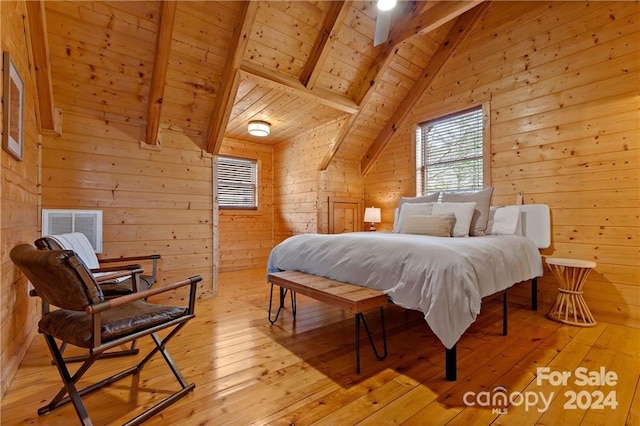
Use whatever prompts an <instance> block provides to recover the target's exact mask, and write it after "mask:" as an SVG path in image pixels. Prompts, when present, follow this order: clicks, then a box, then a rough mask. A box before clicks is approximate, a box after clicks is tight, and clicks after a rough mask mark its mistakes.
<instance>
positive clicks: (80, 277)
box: [9, 244, 202, 425]
mask: <svg viewBox="0 0 640 426" xmlns="http://www.w3.org/2000/svg"><path fill="white" fill-rule="evenodd" d="M9 256H10V257H11V260H12V261H13V263H14V264H15V265H16V266H17V267H18V268H19V269H20V270H21V271H22V272H23V273H24V274H25V275H26V277H27V278H28V279H29V281H30V282H31V284H32V285H33V287H34V288H35V290H36V291H37V292H38V295H39V296H40V297H41V298H42V299H43V300H44V301H46V302H47V303H48V304H50V305H52V306H56V307H58V309H56V310H52V311H51V312H48V313H46V314H45V315H44V316H43V317H42V318H41V319H40V321H39V322H38V332H40V333H41V334H42V335H43V336H44V338H45V341H46V343H47V346H48V347H49V351H50V352H51V355H52V356H53V359H54V360H55V365H56V367H57V369H58V373H59V374H60V377H61V378H62V382H63V385H64V386H63V387H62V389H61V390H60V392H58V393H57V394H56V395H55V396H54V397H53V399H52V400H51V402H49V404H47V405H45V406H43V407H41V408H40V409H38V414H39V415H43V414H47V413H49V412H50V411H51V410H53V409H55V408H58V407H60V406H62V405H63V404H66V403H68V402H71V403H72V404H73V406H74V408H75V410H76V413H77V414H78V417H79V419H80V423H81V424H82V425H91V424H92V423H91V419H90V418H89V415H88V414H87V410H86V409H85V407H84V404H83V403H82V400H81V397H82V396H84V395H86V394H88V393H90V392H93V391H96V390H98V389H100V388H102V387H104V386H106V385H109V384H111V383H114V382H116V381H118V380H120V379H123V378H125V377H127V376H130V375H137V374H139V373H140V371H141V370H142V368H143V367H144V366H145V365H146V364H147V363H148V362H149V360H150V359H151V358H152V357H153V356H154V355H155V354H157V353H158V352H160V354H161V355H162V357H163V358H164V360H165V361H166V363H167V365H168V366H169V369H170V370H171V372H172V373H173V375H174V376H175V378H176V379H177V381H178V383H179V385H180V389H179V390H178V391H176V392H175V393H172V394H171V395H170V396H169V397H167V398H165V399H164V400H162V401H160V402H159V403H157V404H156V405H154V406H153V407H151V408H149V409H147V410H146V411H144V412H143V413H142V414H139V415H138V416H136V417H134V418H133V419H132V420H130V421H129V422H127V423H126V424H127V425H137V424H140V423H142V422H143V421H145V420H147V419H149V418H150V417H152V416H153V415H155V414H157V413H158V412H160V411H161V410H163V409H164V408H165V407H167V406H168V405H170V404H172V403H174V402H176V401H177V400H179V399H180V398H182V397H184V396H185V395H187V394H188V393H189V392H190V391H192V390H193V389H194V388H195V384H194V383H191V384H189V383H187V382H186V380H185V379H184V377H183V376H182V373H180V370H178V367H177V366H176V365H175V363H174V362H173V360H172V359H171V357H170V355H169V353H168V352H167V349H166V345H167V343H168V341H169V340H170V339H171V338H173V337H174V336H175V335H176V334H177V333H178V332H179V331H180V330H181V329H182V328H183V327H184V326H185V325H186V324H187V322H188V321H189V320H191V319H192V318H194V317H195V313H194V308H195V301H196V287H197V283H198V282H200V281H201V280H202V278H201V277H200V276H199V275H195V276H193V277H190V278H188V279H185V280H182V281H179V282H176V283H173V284H169V285H167V286H163V287H161V288H154V289H149V290H144V291H139V292H135V293H131V294H128V295H124V296H120V297H117V298H114V299H111V300H105V299H104V295H103V293H102V290H101V288H100V286H99V285H98V283H97V282H96V281H95V279H94V278H93V275H92V274H91V273H90V272H89V269H87V267H86V266H85V265H84V263H83V262H82V260H81V259H80V258H79V257H78V256H77V255H76V254H75V253H74V252H73V251H71V250H51V251H49V250H36V248H35V247H33V246H32V245H30V244H20V245H18V246H15V247H14V248H13V249H12V250H11V252H10V253H9ZM184 286H190V293H189V298H188V305H187V306H186V307H179V306H166V305H159V304H154V303H148V302H146V301H145V299H146V298H148V297H149V296H152V295H156V294H160V293H165V292H168V291H172V290H175V289H177V288H180V287H184ZM165 329H166V330H168V333H167V334H166V336H165V337H164V338H163V339H160V337H159V336H158V332H159V331H161V330H165ZM144 336H150V337H151V339H152V340H153V342H154V344H155V346H154V347H153V349H152V350H151V351H150V352H149V353H148V354H147V355H146V356H145V357H144V358H143V359H142V360H141V361H139V363H138V364H137V365H134V366H132V367H130V368H127V369H125V370H123V371H121V372H119V373H116V374H114V375H111V376H109V377H107V378H106V379H103V380H101V381H100V382H98V383H95V384H92V385H89V386H87V387H85V388H83V389H77V388H76V384H77V383H78V381H79V380H80V379H81V378H82V376H83V375H84V374H85V373H86V372H87V370H88V369H89V368H90V367H91V365H92V364H93V363H94V362H95V361H96V360H97V359H99V358H100V357H101V356H102V354H103V353H104V352H105V351H106V350H107V349H110V348H113V347H115V346H119V345H122V344H126V343H129V342H131V341H133V340H135V339H140V338H141V337H144ZM55 339H58V340H60V341H62V342H64V343H68V344H70V345H74V346H78V347H82V348H87V349H89V357H88V359H87V360H86V361H84V363H83V364H82V365H81V366H80V367H79V368H78V370H77V371H76V372H75V373H74V374H73V375H71V374H70V373H69V370H68V368H67V364H66V362H65V360H64V359H63V357H62V354H61V352H60V348H59V347H58V345H57V343H56V340H55ZM102 365H103V368H104V366H105V365H106V364H102Z"/></svg>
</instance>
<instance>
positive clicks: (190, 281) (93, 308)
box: [85, 275, 202, 315]
mask: <svg viewBox="0 0 640 426" xmlns="http://www.w3.org/2000/svg"><path fill="white" fill-rule="evenodd" d="M200 281H202V277H201V276H200V275H194V276H193V277H189V278H187V279H186V280H182V281H178V282H175V283H173V284H169V285H166V286H164V287H156V288H152V289H149V290H144V291H139V292H136V293H131V294H127V295H124V296H120V297H116V298H114V299H110V300H107V301H104V302H102V303H98V304H95V305H89V306H87V307H86V308H85V311H86V312H87V313H88V314H90V315H93V314H96V313H99V312H103V311H106V310H108V309H112V308H115V307H118V306H122V305H126V304H127V303H131V302H133V301H136V300H141V299H146V298H147V297H150V296H153V295H156V294H160V293H165V292H167V291H171V290H175V289H176V288H179V287H184V286H186V285H190V286H191V293H192V295H191V297H190V303H189V305H190V309H191V311H193V306H192V305H193V302H192V300H193V299H194V297H193V291H194V290H195V288H196V284H197V283H199V282H200Z"/></svg>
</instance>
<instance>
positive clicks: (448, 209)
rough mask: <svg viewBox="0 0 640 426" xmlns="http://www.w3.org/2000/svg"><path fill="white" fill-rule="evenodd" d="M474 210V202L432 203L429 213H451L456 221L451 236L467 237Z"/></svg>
mask: <svg viewBox="0 0 640 426" xmlns="http://www.w3.org/2000/svg"><path fill="white" fill-rule="evenodd" d="M475 208H476V203H475V202H470V203H434V204H433V208H432V211H431V212H432V214H447V213H453V214H454V215H455V216H456V221H455V223H454V224H453V231H452V236H454V237H468V236H469V229H470V228H471V219H473V212H474V211H475ZM401 213H402V212H401ZM401 229H402V228H401Z"/></svg>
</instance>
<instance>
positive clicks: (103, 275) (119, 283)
mask: <svg viewBox="0 0 640 426" xmlns="http://www.w3.org/2000/svg"><path fill="white" fill-rule="evenodd" d="M34 244H35V245H36V247H37V248H38V249H40V250H73V251H74V252H76V254H77V255H78V256H80V258H81V259H82V261H83V262H84V263H85V265H87V266H88V267H89V268H90V270H91V273H92V274H93V276H94V278H95V279H96V281H97V282H98V284H100V288H101V289H102V293H103V294H104V296H105V298H106V299H111V298H113V297H117V296H122V295H124V294H129V293H133V292H134V291H137V290H147V289H149V288H151V286H152V285H153V284H155V283H156V281H157V279H156V272H157V269H158V260H159V259H161V256H160V255H159V254H151V255H144V256H129V257H119V258H110V259H98V257H97V256H96V254H95V252H94V250H93V247H92V246H91V243H90V242H89V239H88V238H87V237H86V236H85V235H84V234H83V233H81V232H70V233H67V234H59V235H48V236H45V237H42V238H38V239H37V240H36V241H35V242H34ZM138 261H151V262H152V269H151V275H149V274H143V270H142V269H141V265H140V264H123V263H126V262H138ZM105 265H116V266H105ZM125 271H128V273H124V272H125ZM48 310H49V307H48V306H47V304H46V303H44V302H43V303H42V312H43V315H44V314H45V313H46V312H48ZM64 349H65V348H64V346H63V347H62V348H61V352H64ZM138 352H139V350H138V348H136V342H135V341H133V342H132V343H131V347H130V348H128V349H121V350H117V351H110V352H108V353H106V354H104V355H103V357H102V358H108V357H116V356H124V355H136V354H137V353H138ZM85 359H86V356H83V355H80V356H74V357H67V358H65V360H66V361H67V362H79V361H84V360H85Z"/></svg>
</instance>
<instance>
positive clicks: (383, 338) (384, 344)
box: [355, 307, 387, 374]
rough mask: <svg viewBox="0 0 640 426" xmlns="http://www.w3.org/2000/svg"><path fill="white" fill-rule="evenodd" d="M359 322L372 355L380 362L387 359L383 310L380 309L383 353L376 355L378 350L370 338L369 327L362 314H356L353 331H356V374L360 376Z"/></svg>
mask: <svg viewBox="0 0 640 426" xmlns="http://www.w3.org/2000/svg"><path fill="white" fill-rule="evenodd" d="M360 321H362V324H363V325H364V330H365V331H366V332H367V337H368V338H369V344H370V345H371V349H372V350H373V354H374V355H375V356H376V358H377V359H378V360H380V361H382V360H383V359H385V358H386V357H387V333H386V330H385V326H384V308H382V307H381V308H380V322H381V323H382V344H383V348H384V352H383V353H382V354H379V353H378V349H377V348H376V345H375V344H374V343H373V337H372V336H371V332H370V331H369V326H368V325H367V321H365V319H364V315H363V314H362V313H357V314H356V316H355V330H356V373H358V374H360Z"/></svg>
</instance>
